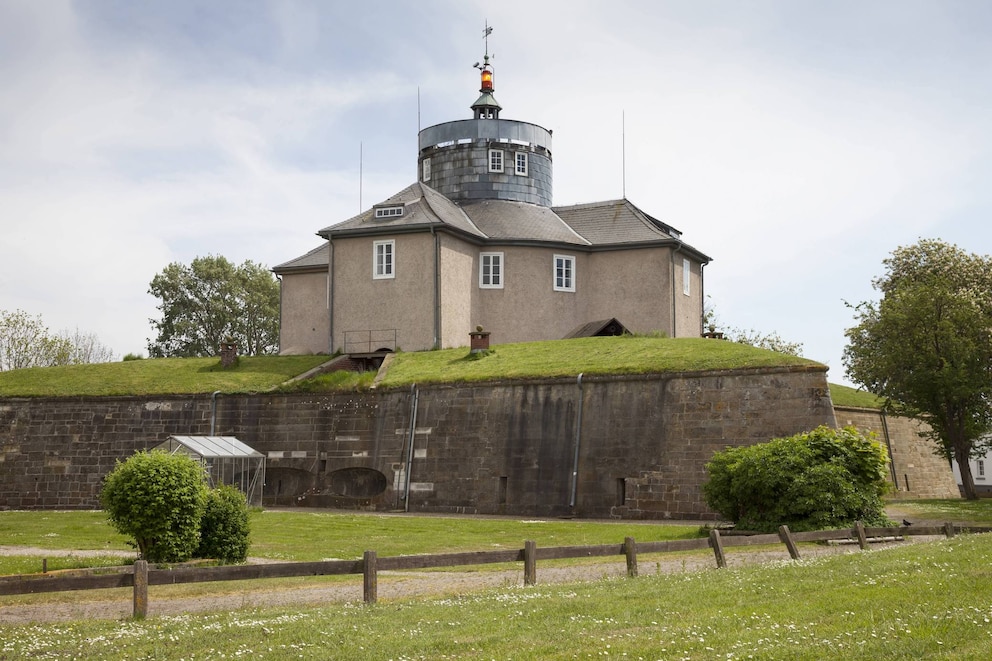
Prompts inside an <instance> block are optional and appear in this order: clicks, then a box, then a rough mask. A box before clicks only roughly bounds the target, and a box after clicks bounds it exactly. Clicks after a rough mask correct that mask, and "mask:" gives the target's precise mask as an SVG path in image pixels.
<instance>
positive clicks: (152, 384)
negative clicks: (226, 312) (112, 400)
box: [0, 356, 328, 397]
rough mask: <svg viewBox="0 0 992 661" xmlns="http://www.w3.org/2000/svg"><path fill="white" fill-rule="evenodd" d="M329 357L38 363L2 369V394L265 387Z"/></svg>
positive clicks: (155, 392) (257, 389)
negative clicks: (224, 364) (226, 363)
mask: <svg viewBox="0 0 992 661" xmlns="http://www.w3.org/2000/svg"><path fill="white" fill-rule="evenodd" d="M327 360H328V357H327V356H242V357H241V358H239V359H238V364H237V366H235V367H233V368H230V369H223V368H221V366H220V359H219V358H216V357H215V358H158V359H154V360H152V359H148V360H129V361H126V362H120V363H99V364H95V365H70V366H67V367H36V368H30V369H23V370H11V371H8V372H0V397H77V396H90V397H93V396H95V397H102V396H114V395H125V396H127V395H179V394H189V393H210V392H214V391H215V390H220V391H223V392H226V393H235V392H260V391H265V390H269V389H271V388H274V387H276V386H278V385H279V384H281V383H283V382H284V381H286V380H288V379H290V378H292V377H294V376H297V375H299V374H302V373H304V372H306V371H307V370H309V369H311V368H313V367H316V366H317V365H320V364H321V363H324V362H326V361H327Z"/></svg>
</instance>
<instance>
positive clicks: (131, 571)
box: [0, 523, 992, 618]
mask: <svg viewBox="0 0 992 661" xmlns="http://www.w3.org/2000/svg"><path fill="white" fill-rule="evenodd" d="M967 532H972V533H980V532H992V526H959V525H954V524H952V523H945V524H944V525H943V526H912V527H910V526H900V527H892V528H865V527H864V526H862V525H861V524H860V523H858V524H857V525H856V526H855V527H854V528H849V529H841V530H818V531H813V532H800V533H793V532H790V531H789V528H788V527H787V526H781V527H780V528H779V532H778V534H774V533H773V534H766V535H721V534H720V532H719V531H718V530H711V531H710V534H709V537H708V538H705V537H702V538H698V539H685V540H675V541H667V542H640V543H638V542H636V541H635V540H634V538H633V537H627V538H625V539H624V541H623V543H622V544H604V545H599V546H557V547H548V548H538V547H537V544H536V543H535V542H533V541H527V542H525V543H524V547H523V548H522V549H516V550H506V551H478V552H468V553H441V554H435V555H405V556H393V557H384V558H380V557H378V555H377V554H376V552H375V551H366V552H365V554H364V556H363V557H362V559H361V560H328V561H321V562H284V563H276V564H265V565H230V566H222V567H195V566H193V567H177V568H168V569H149V567H148V563H147V562H146V561H144V560H137V561H135V563H134V567H133V568H132V567H121V568H116V571H115V570H114V569H113V568H105V569H100V570H97V571H99V572H100V573H92V574H89V575H84V576H56V575H51V574H31V575H22V576H7V577H0V595H14V594H34V593H40V592H64V591H69V590H96V589H105V588H124V587H133V588H134V611H133V612H134V616H135V617H139V618H140V617H144V616H145V615H146V614H147V613H148V586H150V585H174V584H180V583H202V582H208V581H243V580H252V579H260V578H289V577H298V576H330V575H343V574H362V575H363V579H364V581H363V599H364V601H365V602H366V603H370V604H371V603H375V602H376V599H377V592H378V573H379V572H380V571H391V570H408V569H427V568H434V567H459V566H466V565H486V564H497V563H512V562H523V566H524V585H535V584H536V583H537V561H538V560H561V559H565V558H591V557H607V556H616V555H622V556H625V557H626V560H627V575H628V576H630V577H632V578H633V577H636V576H637V556H638V554H648V553H669V552H674V551H697V550H702V549H706V548H711V549H713V554H714V556H715V559H716V566H717V568H723V567H726V566H727V561H726V556H725V552H724V549H725V548H728V547H737V546H761V545H769V544H779V543H781V544H784V545H785V547H786V549H787V550H788V552H789V556H790V557H791V558H792V559H793V560H799V559H800V557H801V554H800V549H799V546H798V543H800V542H824V541H828V540H857V542H858V544H859V545H860V547H861V548H862V549H865V548H867V547H868V543H869V540H870V539H879V538H905V537H907V536H911V535H930V536H933V535H945V536H947V537H953V536H954V535H956V534H958V533H967Z"/></svg>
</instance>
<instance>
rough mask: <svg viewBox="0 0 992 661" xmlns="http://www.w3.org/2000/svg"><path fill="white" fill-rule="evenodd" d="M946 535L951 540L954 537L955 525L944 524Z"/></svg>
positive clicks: (947, 522)
mask: <svg viewBox="0 0 992 661" xmlns="http://www.w3.org/2000/svg"><path fill="white" fill-rule="evenodd" d="M944 535H946V536H947V537H948V539H949V538H951V537H954V524H953V523H951V522H950V521H946V522H944Z"/></svg>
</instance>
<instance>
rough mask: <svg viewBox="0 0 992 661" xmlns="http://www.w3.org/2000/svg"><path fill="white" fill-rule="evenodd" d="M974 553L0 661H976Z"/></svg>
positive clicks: (796, 566)
mask: <svg viewBox="0 0 992 661" xmlns="http://www.w3.org/2000/svg"><path fill="white" fill-rule="evenodd" d="M990 555H992V535H961V536H958V537H956V538H953V539H950V540H940V541H934V542H924V543H915V544H906V545H903V546H900V547H897V548H890V549H885V550H877V551H866V552H853V553H851V554H849V555H843V556H832V557H825V558H819V559H815V560H804V561H801V562H792V561H782V562H776V563H772V564H769V565H762V566H754V565H752V566H748V567H745V568H740V569H729V570H728V569H723V570H717V569H710V570H705V571H701V572H684V573H677V574H672V575H646V573H647V572H646V571H645V569H644V568H643V567H642V575H641V576H640V577H639V578H636V579H609V580H607V579H604V580H598V581H594V582H588V583H576V584H567V585H545V586H542V585H538V586H534V587H505V588H500V589H490V590H484V591H475V592H468V593H465V594H462V595H459V596H456V597H450V598H444V599H438V598H431V599H418V600H404V601H381V600H380V602H379V604H377V605H375V606H365V605H360V604H358V603H352V604H344V605H341V604H334V605H330V606H327V607H316V608H315V607H307V608H305V609H302V608H301V609H272V610H269V609H266V610H258V609H249V610H234V611H230V612H218V613H211V614H205V615H183V616H175V617H155V618H149V619H148V620H145V621H133V620H124V621H112V620H101V621H82V622H71V623H63V624H45V625H39V626H11V625H3V624H0V658H2V659H5V660H10V661H13V660H20V659H65V658H72V659H107V658H140V659H221V658H227V659H232V658H252V659H290V658H292V659H298V658H307V659H309V658H318V659H349V660H350V659H355V660H362V659H395V660H397V661H399V660H400V659H404V660H409V659H487V660H488V659H573V658H607V659H707V660H708V659H723V660H725V659H748V658H752V659H790V660H796V659H798V660H803V659H853V658H857V659H976V660H978V659H986V658H988V650H989V649H992V593H990V589H989V585H992V568H990V565H989V563H988V558H989V557H990ZM538 578H539V580H540V572H539V573H538Z"/></svg>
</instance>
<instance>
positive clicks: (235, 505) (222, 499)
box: [196, 484, 249, 563]
mask: <svg viewBox="0 0 992 661" xmlns="http://www.w3.org/2000/svg"><path fill="white" fill-rule="evenodd" d="M248 536H249V511H248V501H246V500H245V496H244V494H243V493H241V491H239V490H238V489H236V488H235V487H232V486H229V485H226V484H222V485H221V486H219V487H217V488H216V489H211V490H210V492H209V494H208V495H207V506H206V508H205V509H204V510H203V517H202V518H201V519H200V547H199V548H198V549H197V551H196V555H197V557H199V558H214V559H217V560H220V561H222V562H225V563H235V562H244V561H245V560H246V559H247V558H248Z"/></svg>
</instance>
